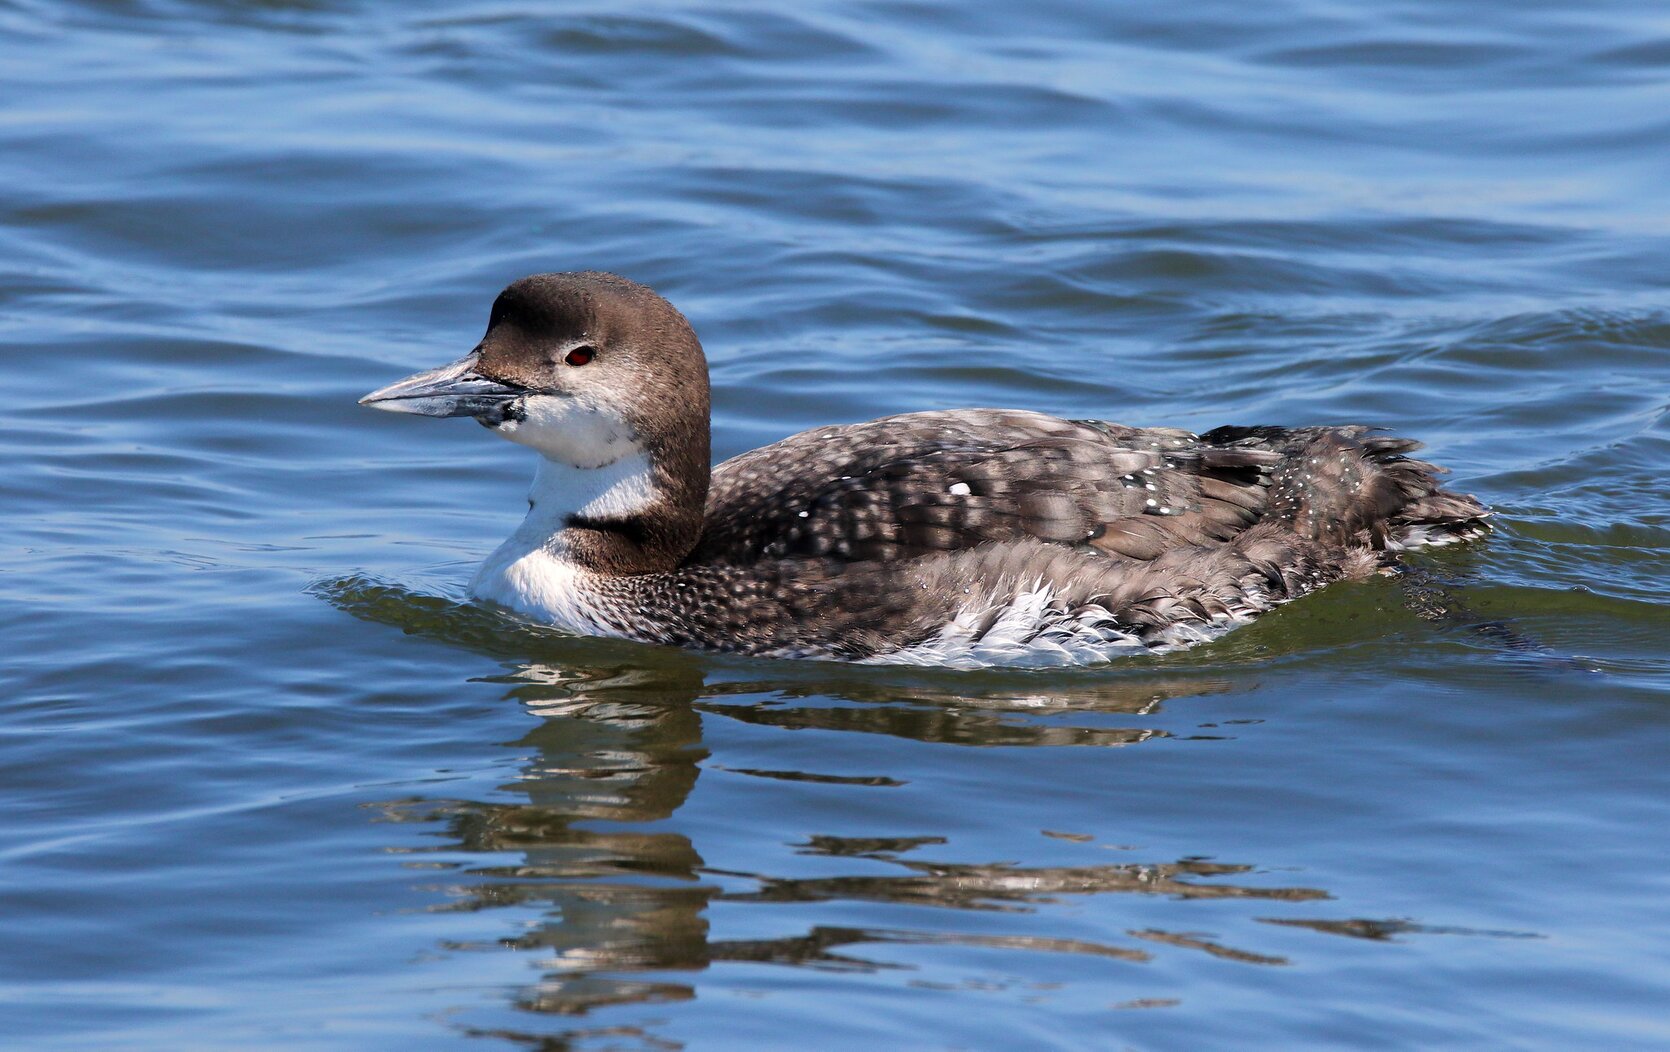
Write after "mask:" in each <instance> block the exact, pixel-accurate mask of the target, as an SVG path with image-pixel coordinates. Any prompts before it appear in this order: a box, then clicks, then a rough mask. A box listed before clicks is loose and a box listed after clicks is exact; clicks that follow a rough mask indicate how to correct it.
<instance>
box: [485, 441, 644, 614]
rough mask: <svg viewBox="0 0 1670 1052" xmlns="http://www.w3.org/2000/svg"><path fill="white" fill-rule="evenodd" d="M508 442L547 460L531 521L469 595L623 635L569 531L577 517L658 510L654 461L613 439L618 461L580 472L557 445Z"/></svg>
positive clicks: (538, 473) (531, 499)
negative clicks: (576, 554)
mask: <svg viewBox="0 0 1670 1052" xmlns="http://www.w3.org/2000/svg"><path fill="white" fill-rule="evenodd" d="M535 419H537V417H536V418H535ZM570 421H571V422H572V421H573V417H572V416H570ZM525 426H526V425H525V424H524V427H525ZM530 430H531V429H530ZM505 437H507V438H511V439H512V440H513V441H520V442H522V443H523V444H525V445H530V446H533V447H534V448H535V449H540V450H541V452H542V453H543V454H544V455H542V456H541V457H540V458H539V466H538V467H537V468H536V469H535V471H534V477H533V487H532V489H530V490H529V492H528V514H527V517H526V518H524V519H523V520H522V524H521V525H520V526H518V527H517V528H516V532H515V533H512V534H511V535H510V538H509V539H508V540H506V541H505V542H504V543H503V544H501V545H499V547H498V549H497V550H496V551H494V552H493V554H492V555H489V556H488V557H487V560H486V561H485V562H483V563H482V564H481V569H480V570H477V571H476V575H475V578H474V580H472V581H471V582H470V594H471V595H472V596H475V597H476V598H478V599H486V600H489V601H491V602H495V603H498V604H500V605H501V606H508V607H510V608H511V609H512V610H516V611H519V612H520V613H523V614H526V615H528V616H530V617H534V618H537V619H539V620H541V621H545V622H547V623H550V624H554V625H557V626H558V627H561V628H567V629H570V630H572V631H575V632H581V633H585V634H588V635H618V634H619V632H620V630H619V628H617V627H615V626H613V625H611V624H609V623H608V622H607V620H606V619H605V618H604V617H603V614H602V612H601V610H600V609H599V607H598V604H597V589H598V585H599V581H598V575H597V574H596V573H595V572H594V571H591V570H588V569H586V568H585V567H583V566H581V565H579V564H577V563H576V562H575V561H574V560H573V558H572V552H571V551H570V550H569V547H568V544H567V542H566V540H565V538H564V535H563V531H564V530H565V529H566V528H567V525H568V522H569V520H570V519H571V518H572V517H584V518H592V519H620V518H627V517H630V516H632V515H635V514H637V513H638V512H641V511H643V510H645V509H647V508H649V507H650V506H651V505H653V504H655V503H656V502H657V501H658V500H659V499H660V497H661V492H660V488H659V487H658V486H657V485H656V482H655V472H654V470H653V469H652V468H651V466H650V463H649V458H648V457H647V456H646V455H645V454H644V451H643V449H642V448H641V447H640V446H639V445H638V444H637V443H636V442H634V441H631V440H630V439H629V438H624V437H620V438H614V437H613V436H611V437H612V438H613V441H610V442H608V443H607V445H608V447H610V448H609V449H608V452H609V453H612V454H616V455H615V457H614V458H613V459H609V460H607V462H604V463H595V464H588V465H587V466H577V465H575V464H574V463H571V462H567V461H568V458H567V457H564V459H556V458H554V457H553V456H552V455H551V454H552V453H553V452H555V453H558V455H559V456H561V455H562V454H565V453H570V452H571V450H570V449H562V448H561V447H560V446H559V447H557V448H555V449H550V451H549V452H547V448H549V447H551V446H553V445H555V443H548V442H544V441H528V439H529V438H532V437H533V436H530V435H528V434H526V432H524V433H523V434H521V435H509V434H507V435H506V436H505ZM542 447H543V448H542ZM600 452H601V451H600V450H599V449H598V448H597V446H596V445H592V446H591V447H590V448H589V449H587V450H585V451H584V455H583V456H582V457H580V458H577V459H582V460H583V461H593V462H595V461H596V460H598V459H601V457H599V456H598V454H599V453H600Z"/></svg>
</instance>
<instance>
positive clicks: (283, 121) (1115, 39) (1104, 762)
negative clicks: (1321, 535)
mask: <svg viewBox="0 0 1670 1052" xmlns="http://www.w3.org/2000/svg"><path fill="white" fill-rule="evenodd" d="M0 70H3V71H4V73H3V77H0V83H3V87H0V185H3V186H4V187H5V190H6V192H5V194H4V195H3V198H0V361H3V362H4V374H3V375H4V392H5V407H6V408H5V413H4V416H3V417H0V457H3V462H4V464H5V465H6V467H5V470H4V472H3V473H0V494H3V497H0V499H3V501H4V504H3V506H4V507H5V509H6V511H7V516H6V521H7V524H8V527H9V529H8V534H7V539H6V544H5V546H4V548H3V549H0V596H3V599H4V602H3V603H0V622H3V632H4V636H3V638H4V639H5V641H6V642H5V645H4V652H5V658H4V661H3V663H0V684H3V688H4V689H3V694H0V698H3V701H0V705H3V714H0V763H3V764H4V767H5V770H6V775H5V780H6V785H7V799H8V801H9V802H10V806H8V807H7V808H6V809H5V812H4V814H3V815H0V852H3V858H4V865H3V867H0V890H3V893H4V897H5V902H6V906H5V917H6V921H5V932H4V935H3V936H0V1024H3V1030H4V1032H5V1033H6V1034H7V1035H8V1043H9V1044H10V1045H11V1046H12V1047H26V1048H42V1049H50V1048H65V1049H68V1048H75V1049H82V1048H146V1047H148V1048H180V1047H218V1048H280V1047H282V1048H285V1049H314V1048H318V1049H325V1048H331V1049H335V1048H393V1047H424V1048H446V1047H459V1048H482V1047H492V1046H495V1045H498V1046H504V1047H516V1046H518V1045H521V1046H529V1047H541V1048H552V1049H555V1048H572V1049H586V1050H598V1049H605V1048H618V1049H634V1050H637V1049H642V1050H647V1052H659V1050H664V1049H670V1048H677V1047H685V1048H692V1049H720V1048H733V1047H750V1048H780V1047H816V1048H820V1049H873V1048H953V1047H961V1048H1044V1047H1055V1048H1071V1049H1081V1048H1143V1049H1165V1048H1202V1047H1206V1048H1226V1047H1247V1046H1250V1045H1263V1046H1269V1047H1301V1046H1313V1047H1339V1046H1349V1047H1358V1048H1374V1047H1385V1048H1400V1049H1401V1048H1412V1047H1423V1048H1444V1047H1467V1048H1474V1047H1516V1048H1571V1047H1590V1048H1602V1047H1604V1048H1613V1049H1618V1048H1652V1047H1659V1048H1662V1047H1665V1045H1666V1044H1667V1043H1670V1018H1667V1015H1666V1012H1665V1005H1666V1004H1670V998H1667V996H1666V991H1665V984H1666V979H1667V978H1670V967H1667V965H1666V963H1665V961H1666V957H1665V953H1664V934H1663V933H1664V931H1665V930H1666V926H1667V924H1670V906H1667V903H1670V895H1667V894H1666V893H1667V891H1670V888H1667V886H1666V879H1665V875H1664V874H1665V869H1666V867H1665V861H1666V846H1667V839H1670V838H1667V836H1666V833H1665V830H1666V828H1670V808H1667V806H1666V801H1667V799H1670V795H1667V790H1670V765H1667V764H1666V762H1665V761H1666V755H1665V753H1666V749H1665V744H1666V735H1665V730H1666V726H1667V723H1670V712H1667V708H1666V704H1667V702H1670V665H1667V662H1666V645H1665V640H1666V638H1670V617H1667V611H1666V604H1665V596H1664V593H1665V586H1666V582H1667V580H1670V556H1667V555H1666V551H1667V549H1670V518H1667V515H1670V489H1667V488H1666V483H1665V477H1664V472H1665V465H1666V463H1667V462H1670V459H1667V454H1670V428H1667V426H1666V418H1667V411H1666V410H1667V392H1670V353H1667V352H1670V308H1667V306H1666V303H1667V301H1666V286H1667V283H1670V223H1667V222H1666V219H1665V217H1666V215H1670V173H1667V165H1666V155H1665V152H1664V150H1662V149H1661V148H1659V147H1660V146H1661V145H1662V143H1663V141H1664V137H1665V134H1666V132H1667V131H1670V122H1667V120H1666V117H1665V114H1666V113H1667V112H1670V76H1667V74H1670V20H1667V19H1666V17H1665V15H1664V13H1663V11H1662V9H1660V8H1658V7H1656V6H1655V5H1651V4H1648V5H1642V4H1632V3H1624V2H1599V3H1581V4H1579V3H1556V2H1539V3H1519V4H1508V3H1499V4H1485V3H1460V4H1457V3H1438V2H1436V0H1408V2H1403V3H1397V4H1371V3H1358V4H1349V3H1343V2H1334V3H1329V2H1321V0H1317V2H1287V3H1278V4H1275V5H1269V4H1265V5H1247V4H1242V3H1201V4H1191V5H1184V6H1178V5H1171V6H1168V5H1152V4H1150V5H1141V6H1137V7H1133V6H1130V5H1106V4H1095V3H1088V2H1071V0H1060V2H1045V3H1035V4H1029V5H1025V6H1024V8H1022V7H1014V8H1012V9H1010V10H1006V11H1002V12H999V11H997V10H995V9H985V8H981V7H979V6H978V5H953V4H933V3H914V4H905V5H900V4H869V5H836V4H822V3H820V4H806V5H797V6H796V7H794V8H793V9H792V10H791V9H780V8H777V7H765V6H762V7H760V8H758V9H750V8H746V7H734V6H726V7H703V6H677V5H659V4H635V5H626V6H623V5H619V4H613V5H603V4H593V5H583V4H576V5H562V6H561V7H552V6H550V5H534V4H527V3H519V2H518V0H479V2H459V3H451V2H436V3H431V4H425V5H405V4H383V5H376V4H371V3H369V2H358V3H356V2H352V0H311V2H278V0H273V2H268V3H264V4H258V5H256V4H235V3H230V2H226V3H207V2H202V3H198V2H146V0H130V2H117V0H109V2H102V3H94V2H83V3H45V2H38V0H3V2H0ZM581 267H598V268H609V269H615V270H618V271H620V272H622V273H625V274H627V275H630V276H632V277H635V278H637V279H639V280H641V281H644V282H647V283H649V284H652V285H654V286H656V287H657V288H659V289H661V290H662V291H663V292H665V293H666V294H667V295H668V296H669V297H670V298H671V299H672V300H673V301H674V302H675V303H677V304H679V305H680V306H681V307H682V308H683V309H684V310H685V312H686V313H687V314H688V315H689V316H690V318H691V319H692V320H693V322H694V323H695V325H696V326H697V328H698V330H699V331H700V332H701V333H702V335H703V337H704V340H705V343H706V346H707V349H708V351H709V354H710V356H711V358H712V361H713V369H714V378H715V382H716V388H717V404H716V414H715V417H716V418H715V428H716V432H715V447H716V449H715V452H716V453H717V454H718V455H723V456H728V455H731V454H734V453H736V452H739V451H741V450H743V449H746V448H749V447H752V446H754V445H756V444H759V443H763V442H766V441H769V440H772V439H775V438H777V437H781V436H782V435H784V434H787V433H790V432H792V431H795V430H799V429H802V428H806V427H810V426H814V425H817V424H822V423H828V422H835V421H850V420H860V419H867V418H870V417H874V416H878V415H882V414H885V413H890V412H896V411H904V410H912V409H924V408H933V407H947V406H967V405H988V404H998V405H1017V406H1026V407H1030V408H1035V409H1041V410H1046V411H1050V412H1055V413H1059V414H1064V415H1073V416H1100V417H1106V418H1112V419H1116V420H1121V421H1125V422H1129V423H1136V424H1171V425H1181V426H1187V427H1196V428H1204V427H1209V426H1212V425H1214V424H1218V423H1225V422H1237V423H1256V422H1268V423H1313V422H1333V421H1362V422H1372V423H1383V424H1387V425H1392V426H1394V427H1396V428H1397V429H1399V430H1400V431H1403V432H1406V433H1408V434H1412V435H1416V436H1419V437H1421V438H1423V439H1425V440H1427V441H1428V443H1429V444H1430V447H1431V452H1432V455H1433V457H1434V458H1435V459H1438V460H1440V461H1441V462H1443V463H1445V464H1447V465H1449V466H1450V467H1452V468H1453V469H1454V471H1455V475H1454V479H1455V485H1456V486H1457V487H1458V488H1460V489H1462V490H1464V491H1470V492H1475V493H1477V494H1478V495H1479V496H1481V497H1482V498H1484V499H1486V500H1488V501H1489V502H1490V503H1491V504H1493V505H1494V506H1495V507H1496V508H1498V509H1499V512H1500V524H1501V529H1500V530H1499V532H1498V533H1497V534H1496V535H1495V536H1494V537H1493V538H1492V539H1491V540H1490V541H1489V542H1488V543H1486V544H1483V545H1481V546H1475V547H1472V548H1469V549H1467V550H1463V551H1450V552H1446V553H1442V554H1435V555H1432V556H1428V557H1423V558H1421V559H1419V560H1418V564H1419V566H1420V567H1421V573H1422V577H1421V578H1420V579H1419V580H1417V581H1412V582H1410V585H1409V587H1404V586H1400V585H1399V584H1398V583H1397V582H1394V581H1374V582H1370V583H1366V584H1354V585H1348V586H1341V587H1336V588H1333V589H1330V590H1329V591H1328V592H1326V593H1325V594H1322V595H1319V596H1315V597H1312V598H1310V599H1307V600H1306V601H1304V602H1302V603H1299V604H1295V605H1293V606H1291V607H1287V608H1285V609H1283V610H1282V611H1280V612H1279V613H1277V614H1276V615H1273V616H1271V617H1270V618H1268V619H1266V620H1264V621H1262V622H1260V623H1258V624H1256V625H1254V626H1252V627H1251V628H1249V629H1246V630H1243V631H1240V632H1237V633H1234V634H1232V635H1231V636H1229V637H1228V638H1226V639H1225V640H1223V641H1221V642H1219V643H1217V644H1214V645H1212V646H1209V647H1206V648H1204V649H1201V650H1197V651H1194V652H1190V653H1186V654H1182V655H1174V656H1170V657H1167V658H1164V659H1156V660H1143V661H1133V662H1129V663H1126V664H1123V665H1120V666H1118V667H1114V668H1109V669H1104V670H1098V671H1089V672H1074V673H1066V674H1063V673H1048V674H1037V673H1034V674H1020V673H998V672H993V673H985V674H961V673H934V672H896V671H887V670H855V669H850V668H842V667H837V666H831V665H823V664H809V663H793V662H778V663H773V662H763V661H743V660H727V659H713V658H707V657H702V656H697V655H690V654H682V653H676V652H668V651H663V650H658V649H654V648H647V647H640V646H635V645H628V644H622V643H608V642H595V641H586V640H573V639H565V638H562V637H559V636H555V635H553V634H550V633H543V632H538V631H534V630H530V629H525V628H521V627H518V626H516V625H514V624H512V623H510V622H507V621H504V620H501V619H499V618H497V617H495V616H494V615H492V614H490V613H487V612H484V611H480V610H474V609H471V608H469V607H468V606H466V605H463V604H461V603H460V601H459V599H460V596H461V592H462V584H463V582H464V581H465V579H466V577H467V575H468V572H469V569H470V567H471V565H472V564H473V563H474V562H475V561H476V560H477V559H478V558H479V557H480V556H481V555H482V554H483V553H484V552H485V551H487V550H488V549H489V548H491V547H492V546H493V545H494V544H495V543H496V542H497V541H498V540H499V539H500V538H501V537H502V536H503V535H505V534H506V533H507V532H508V531H509V529H510V528H511V526H512V524H513V523H514V522H515V521H516V520H517V518H518V517H519V514H520V511H521V498H522V494H523V491H524V487H525V484H526V480H527V478H528V475H529V473H530V470H531V466H530V464H529V463H528V462H527V460H526V458H525V457H523V456H521V455H520V454H521V453H522V452H524V451H521V450H519V449H516V448H515V447H512V446H510V445H508V444H505V443H497V442H493V441H490V440H489V439H488V438H487V436H485V435H483V434H482V433H481V432H480V430H479V429H477V428H475V427H472V426H469V425H467V424H464V423H457V422H451V423H437V422H433V421H422V420H410V419H399V418H392V417H389V416H386V415H382V414H374V413H370V412H368V411H365V410H363V409H360V408H358V407H356V406H355V405H354V399H355V398H356V397H357V396H358V395H359V394H361V393H363V392H365V391H367V390H369V389H371V388H372V387H374V386H378V385H380V384H383V383H385V382H387V381H388V380H390V379H393V378H395V377H397V376H400V375H403V374H404V373H406V372H408V371H411V370H413V369H416V368H418V367H422V366H428V365H433V364H437V363H440V362H443V361H447V360H450V359H451V358H452V357H454V356H456V355H457V354H458V353H460V352H461V351H463V350H465V349H467V348H468V347H469V346H471V345H472V344H473V342H474V340H475V339H476V338H477V336H478V335H479V332H480V329H481V326H482V324H483V322H484V319H485V316H486V310H487V306H488V304H489V302H490V301H491V297H492V295H493V294H494V293H495V292H496V290H497V289H498V288H499V287H501V286H502V285H503V284H505V283H506V282H507V281H509V280H511V279H512V278H515V277H518V276H520V275H522V274H524V273H529V272H534V271H539V270H551V269H572V268H581ZM1491 622H1496V623H1499V624H1498V625H1497V627H1494V628H1492V627H1488V623H1491ZM1480 625H1486V627H1477V626H1480ZM1469 626H1475V627H1469Z"/></svg>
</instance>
